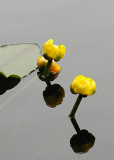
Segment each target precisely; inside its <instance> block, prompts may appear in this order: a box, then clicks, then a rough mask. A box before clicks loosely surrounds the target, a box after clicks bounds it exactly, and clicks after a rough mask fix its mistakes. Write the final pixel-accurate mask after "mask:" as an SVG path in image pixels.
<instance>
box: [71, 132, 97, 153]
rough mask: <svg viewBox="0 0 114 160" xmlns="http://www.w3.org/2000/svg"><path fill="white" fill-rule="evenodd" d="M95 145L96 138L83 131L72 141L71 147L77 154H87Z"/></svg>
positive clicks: (74, 136) (73, 137)
mask: <svg viewBox="0 0 114 160" xmlns="http://www.w3.org/2000/svg"><path fill="white" fill-rule="evenodd" d="M94 143H95V137H94V136H93V135H92V134H91V133H89V132H88V131H87V130H85V129H83V130H81V131H80V132H79V133H78V134H75V135H73V136H72V137H71V139H70V146H71V147H72V149H73V151H74V152H76V153H79V154H81V153H87V152H88V151H89V150H90V149H91V148H92V147H93V146H94Z"/></svg>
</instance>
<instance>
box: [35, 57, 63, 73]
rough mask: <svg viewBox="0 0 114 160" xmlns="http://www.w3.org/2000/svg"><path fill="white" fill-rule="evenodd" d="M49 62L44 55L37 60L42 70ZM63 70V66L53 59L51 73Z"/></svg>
mask: <svg viewBox="0 0 114 160" xmlns="http://www.w3.org/2000/svg"><path fill="white" fill-rule="evenodd" d="M47 63H48V60H46V59H45V58H44V57H43V56H40V57H39V58H38V60H37V65H38V67H39V68H40V69H41V70H44V69H45V67H46V65H47ZM60 70H61V67H60V66H59V65H58V64H57V63H56V62H55V61H54V60H52V63H51V66H50V69H49V72H50V73H53V72H54V73H57V72H59V71H60Z"/></svg>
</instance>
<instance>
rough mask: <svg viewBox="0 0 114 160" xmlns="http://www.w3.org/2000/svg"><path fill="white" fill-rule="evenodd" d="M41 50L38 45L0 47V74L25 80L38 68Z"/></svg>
mask: <svg viewBox="0 0 114 160" xmlns="http://www.w3.org/2000/svg"><path fill="white" fill-rule="evenodd" d="M40 55H41V49H40V47H39V46H38V44H36V43H25V44H11V45H4V46H1V47H0V74H2V75H3V76H5V77H9V76H10V77H15V78H23V77H24V76H26V75H28V74H30V73H31V72H32V71H33V70H35V69H36V68H37V59H38V57H39V56H40Z"/></svg>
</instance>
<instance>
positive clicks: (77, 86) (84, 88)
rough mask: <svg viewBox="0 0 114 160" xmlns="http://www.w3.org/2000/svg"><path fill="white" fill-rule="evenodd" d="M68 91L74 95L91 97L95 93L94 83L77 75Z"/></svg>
mask: <svg viewBox="0 0 114 160" xmlns="http://www.w3.org/2000/svg"><path fill="white" fill-rule="evenodd" d="M70 90H71V92H72V93H74V94H82V95H92V94H94V93H95V92H96V83H95V81H94V80H93V79H91V78H86V77H85V76H83V75H78V76H77V77H75V78H74V80H73V81H72V83H71V86H70Z"/></svg>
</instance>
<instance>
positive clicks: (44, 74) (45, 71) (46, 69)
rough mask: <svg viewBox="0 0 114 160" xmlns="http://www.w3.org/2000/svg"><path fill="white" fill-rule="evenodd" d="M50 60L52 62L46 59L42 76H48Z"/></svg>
mask: <svg viewBox="0 0 114 160" xmlns="http://www.w3.org/2000/svg"><path fill="white" fill-rule="evenodd" d="M51 62H52V60H48V63H47V65H46V68H45V70H44V73H43V76H44V77H45V78H46V77H47V76H48V74H49V69H50V66H51Z"/></svg>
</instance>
